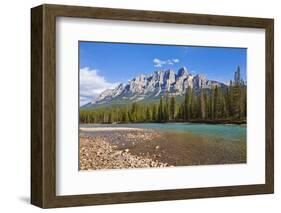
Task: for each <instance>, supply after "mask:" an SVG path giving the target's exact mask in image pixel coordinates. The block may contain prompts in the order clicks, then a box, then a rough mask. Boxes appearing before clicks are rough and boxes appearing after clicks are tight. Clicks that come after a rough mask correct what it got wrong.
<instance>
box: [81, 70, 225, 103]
mask: <svg viewBox="0 0 281 213" xmlns="http://www.w3.org/2000/svg"><path fill="white" fill-rule="evenodd" d="M215 86H217V87H222V88H224V87H227V85H226V84H224V83H222V82H218V81H214V80H210V79H206V77H205V76H204V75H200V74H192V73H190V72H189V71H188V69H187V68H186V67H182V68H180V69H179V70H178V71H177V72H176V71H174V70H172V69H168V70H157V71H155V72H153V73H152V74H149V75H139V76H137V77H135V78H133V79H132V80H130V81H128V83H126V84H123V83H122V84H119V85H118V86H117V87H116V88H114V89H107V90H105V91H103V92H102V93H101V94H100V95H99V96H97V97H96V98H93V100H92V101H91V102H90V103H88V104H86V105H84V106H83V107H96V106H98V105H107V104H114V103H121V102H127V103H128V102H137V101H149V100H159V98H160V97H161V96H164V95H168V96H170V97H171V96H182V95H184V94H185V92H186V89H187V88H192V89H193V91H195V92H198V91H200V89H201V88H202V89H211V88H212V87H215Z"/></svg>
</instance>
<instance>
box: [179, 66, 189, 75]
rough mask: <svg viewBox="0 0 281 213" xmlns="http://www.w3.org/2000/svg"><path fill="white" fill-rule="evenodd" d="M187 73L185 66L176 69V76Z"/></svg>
mask: <svg viewBox="0 0 281 213" xmlns="http://www.w3.org/2000/svg"><path fill="white" fill-rule="evenodd" d="M187 75H188V70H187V68H186V67H181V68H180V69H179V70H178V76H187Z"/></svg>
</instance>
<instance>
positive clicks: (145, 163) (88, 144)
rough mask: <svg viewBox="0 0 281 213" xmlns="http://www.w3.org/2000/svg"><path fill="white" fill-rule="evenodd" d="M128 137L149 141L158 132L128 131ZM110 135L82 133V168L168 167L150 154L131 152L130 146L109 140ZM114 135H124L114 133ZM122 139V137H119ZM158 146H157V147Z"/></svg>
mask: <svg viewBox="0 0 281 213" xmlns="http://www.w3.org/2000/svg"><path fill="white" fill-rule="evenodd" d="M125 135H126V138H128V139H130V140H135V141H136V143H137V142H138V141H141V142H148V141H150V140H152V139H153V137H157V133H153V132H150V131H145V132H144V131H142V130H132V131H128V132H127V133H126V134H125ZM108 137H109V136H103V135H97V136H88V135H83V134H82V135H81V134H80V170H97V169H124V168H149V167H167V166H169V165H168V163H163V162H160V161H158V160H157V159H156V160H154V159H152V158H150V157H149V156H138V155H134V154H132V153H131V151H130V148H128V147H123V146H122V145H123V144H118V142H120V141H122V140H116V141H115V142H116V144H112V143H109V142H108V141H107V139H108ZM111 137H112V136H111ZM114 137H122V134H120V135H114ZM119 139H121V138H119ZM157 148H158V147H156V149H157Z"/></svg>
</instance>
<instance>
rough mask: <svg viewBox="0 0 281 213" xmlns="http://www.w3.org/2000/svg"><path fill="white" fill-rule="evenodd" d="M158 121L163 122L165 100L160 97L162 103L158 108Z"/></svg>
mask: <svg viewBox="0 0 281 213" xmlns="http://www.w3.org/2000/svg"><path fill="white" fill-rule="evenodd" d="M158 121H163V98H162V96H161V97H160V102H159V106H158Z"/></svg>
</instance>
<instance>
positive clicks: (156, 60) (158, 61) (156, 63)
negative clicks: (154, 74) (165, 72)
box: [153, 58, 180, 67]
mask: <svg viewBox="0 0 281 213" xmlns="http://www.w3.org/2000/svg"><path fill="white" fill-rule="evenodd" d="M179 62H180V60H179V59H177V58H175V59H167V60H161V59H159V58H154V59H153V64H154V67H162V66H163V65H166V64H167V65H174V64H176V63H179Z"/></svg>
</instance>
